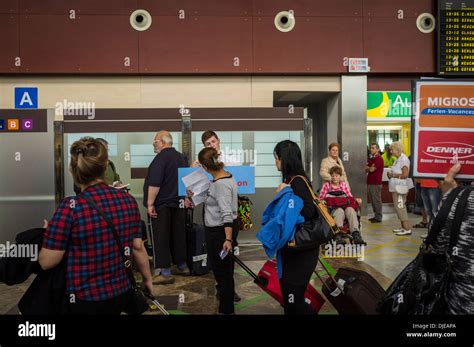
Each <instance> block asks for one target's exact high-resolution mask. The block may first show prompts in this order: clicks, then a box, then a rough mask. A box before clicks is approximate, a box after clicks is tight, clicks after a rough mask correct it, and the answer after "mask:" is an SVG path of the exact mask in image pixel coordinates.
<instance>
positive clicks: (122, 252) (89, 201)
mask: <svg viewBox="0 0 474 347" xmlns="http://www.w3.org/2000/svg"><path fill="white" fill-rule="evenodd" d="M82 197H83V198H84V199H86V201H87V204H88V205H89V206H90V207H91V208H93V209H94V210H96V211H97V213H99V215H100V216H101V217H102V218H103V219H104V220H105V222H106V223H107V225H108V227H109V228H110V229H111V230H112V234H113V235H114V239H115V242H116V243H117V245H118V248H119V253H120V256H121V257H122V261H123V265H124V266H125V271H126V272H127V275H128V278H129V279H130V283H131V284H132V287H133V288H136V287H137V282H136V281H135V276H134V275H133V272H132V261H131V259H130V258H128V257H127V256H126V255H125V248H124V247H123V245H122V241H120V237H119V235H118V233H117V229H115V226H114V224H113V223H112V221H111V220H110V219H109V218H108V217H107V216H106V214H105V212H104V211H102V210H101V209H100V207H99V206H97V204H96V203H95V201H94V200H93V199H92V198H91V197H89V196H86V195H82Z"/></svg>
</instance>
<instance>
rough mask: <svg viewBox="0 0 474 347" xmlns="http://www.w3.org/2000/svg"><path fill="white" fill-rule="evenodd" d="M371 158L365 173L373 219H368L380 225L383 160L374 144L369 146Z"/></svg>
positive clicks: (376, 145) (377, 146)
mask: <svg viewBox="0 0 474 347" xmlns="http://www.w3.org/2000/svg"><path fill="white" fill-rule="evenodd" d="M370 153H371V155H372V156H371V158H370V159H369V161H368V162H367V166H366V168H365V172H367V190H368V193H369V198H370V201H371V202H372V208H373V210H374V217H373V218H370V219H369V221H370V222H371V223H380V222H381V221H382V176H383V167H384V163H383V159H382V156H381V155H380V147H379V145H378V144H376V143H372V144H371V145H370Z"/></svg>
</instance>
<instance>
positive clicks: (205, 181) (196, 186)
mask: <svg viewBox="0 0 474 347" xmlns="http://www.w3.org/2000/svg"><path fill="white" fill-rule="evenodd" d="M182 180H183V183H184V186H185V187H186V189H187V190H190V191H191V192H193V197H192V200H193V203H194V205H195V206H197V205H199V204H201V203H203V202H204V201H206V196H207V191H208V190H209V186H210V185H211V183H210V182H209V178H208V177H207V175H206V173H205V172H204V170H203V169H199V170H196V171H193V172H191V173H190V174H189V175H186V176H183V178H182Z"/></svg>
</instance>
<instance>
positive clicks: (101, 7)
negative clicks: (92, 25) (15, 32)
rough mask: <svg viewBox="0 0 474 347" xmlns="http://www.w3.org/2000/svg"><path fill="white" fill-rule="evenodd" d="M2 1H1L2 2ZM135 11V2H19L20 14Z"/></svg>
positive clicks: (129, 0) (118, 12)
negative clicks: (70, 11)
mask: <svg viewBox="0 0 474 347" xmlns="http://www.w3.org/2000/svg"><path fill="white" fill-rule="evenodd" d="M2 1H3V0H2ZM136 9H137V0H21V3H20V12H21V13H22V14H66V13H69V10H75V11H76V13H78V14H95V15H97V14H110V15H112V14H114V15H119V14H123V15H125V14H130V13H131V12H133V11H134V10H136Z"/></svg>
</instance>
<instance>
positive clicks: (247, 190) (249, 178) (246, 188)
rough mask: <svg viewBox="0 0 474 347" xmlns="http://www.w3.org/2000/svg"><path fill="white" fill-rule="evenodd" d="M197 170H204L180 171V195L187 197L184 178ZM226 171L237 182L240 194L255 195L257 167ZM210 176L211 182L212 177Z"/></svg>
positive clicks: (237, 167) (183, 169)
mask: <svg viewBox="0 0 474 347" xmlns="http://www.w3.org/2000/svg"><path fill="white" fill-rule="evenodd" d="M196 170H202V169H201V168H197V167H183V168H179V169H178V195H179V196H185V195H186V187H185V186H184V183H183V180H182V178H183V177H184V176H186V175H189V174H190V173H191V172H193V171H196ZM225 171H227V172H230V173H231V174H232V176H233V177H234V179H235V181H236V182H237V191H238V193H239V194H255V167H253V166H226V167H225ZM207 175H208V176H209V181H210V180H212V176H211V175H209V174H207Z"/></svg>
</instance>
